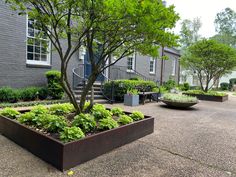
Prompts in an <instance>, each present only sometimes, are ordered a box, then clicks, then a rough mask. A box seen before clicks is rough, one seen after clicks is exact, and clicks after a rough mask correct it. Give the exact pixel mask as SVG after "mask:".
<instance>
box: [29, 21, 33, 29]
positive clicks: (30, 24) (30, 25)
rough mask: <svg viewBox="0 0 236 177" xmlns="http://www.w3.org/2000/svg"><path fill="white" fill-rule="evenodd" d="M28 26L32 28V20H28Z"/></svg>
mask: <svg viewBox="0 0 236 177" xmlns="http://www.w3.org/2000/svg"><path fill="white" fill-rule="evenodd" d="M28 28H34V22H33V21H32V20H28Z"/></svg>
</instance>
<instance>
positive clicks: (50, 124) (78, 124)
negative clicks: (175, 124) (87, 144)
mask: <svg viewBox="0 0 236 177" xmlns="http://www.w3.org/2000/svg"><path fill="white" fill-rule="evenodd" d="M0 115H2V116H5V117H8V118H10V119H13V120H15V121H17V122H19V123H21V124H24V125H26V126H28V127H29V128H32V129H34V130H36V131H39V132H41V133H44V134H46V135H47V136H51V137H53V138H56V139H59V140H61V141H62V142H64V143H67V142H70V141H75V140H79V139H81V138H84V137H85V136H89V135H91V134H94V133H98V132H101V131H105V130H110V129H114V128H117V127H119V126H123V125H127V124H130V123H132V122H134V121H139V120H142V119H144V115H143V114H142V113H141V112H139V111H134V112H133V113H132V114H130V115H125V113H124V112H123V110H122V109H121V108H113V109H112V110H111V111H109V110H107V109H106V108H105V106H104V105H101V104H95V105H94V106H93V108H92V110H91V112H89V113H87V114H83V113H80V114H79V115H76V114H75V109H74V107H73V105H72V104H70V103H64V104H54V105H52V106H50V107H46V106H44V105H38V106H34V107H33V108H32V109H31V111H29V112H26V113H20V112H18V111H16V110H15V109H13V108H5V109H3V110H2V111H0Z"/></svg>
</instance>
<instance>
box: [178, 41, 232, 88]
mask: <svg viewBox="0 0 236 177" xmlns="http://www.w3.org/2000/svg"><path fill="white" fill-rule="evenodd" d="M181 61H182V64H183V65H184V66H185V67H186V68H188V69H190V70H192V71H193V72H194V73H195V74H196V75H197V77H198V79H199V81H200V84H201V88H202V90H204V91H206V92H207V91H208V89H209V88H211V87H212V86H213V85H210V82H211V81H212V80H213V79H214V78H219V77H220V76H222V75H224V74H226V73H228V72H230V71H231V70H233V69H234V67H235V66H236V50H235V49H234V48H232V47H229V46H227V45H225V44H221V43H218V42H217V41H215V40H207V39H203V40H200V41H198V42H196V43H194V44H193V45H191V46H190V47H188V48H187V51H186V53H185V54H184V55H183V56H182V58H181ZM204 82H206V84H204Z"/></svg>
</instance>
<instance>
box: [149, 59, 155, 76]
mask: <svg viewBox="0 0 236 177" xmlns="http://www.w3.org/2000/svg"><path fill="white" fill-rule="evenodd" d="M152 62H153V64H152V67H153V68H152V71H151V63H152ZM149 73H150V74H155V73H156V59H155V58H153V57H151V58H150V60H149Z"/></svg>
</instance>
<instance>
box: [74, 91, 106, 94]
mask: <svg viewBox="0 0 236 177" xmlns="http://www.w3.org/2000/svg"><path fill="white" fill-rule="evenodd" d="M93 93H94V95H102V92H101V91H100V90H94V92H93ZM74 94H75V95H81V94H82V90H75V91H74ZM88 94H91V91H89V92H88Z"/></svg>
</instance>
